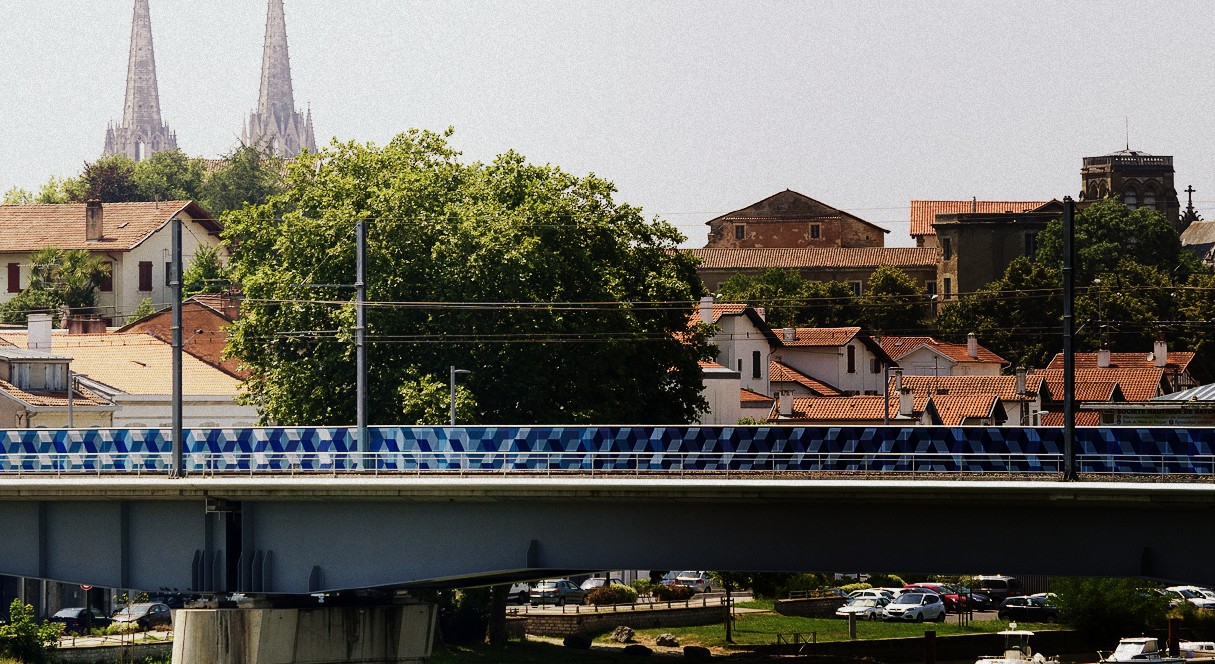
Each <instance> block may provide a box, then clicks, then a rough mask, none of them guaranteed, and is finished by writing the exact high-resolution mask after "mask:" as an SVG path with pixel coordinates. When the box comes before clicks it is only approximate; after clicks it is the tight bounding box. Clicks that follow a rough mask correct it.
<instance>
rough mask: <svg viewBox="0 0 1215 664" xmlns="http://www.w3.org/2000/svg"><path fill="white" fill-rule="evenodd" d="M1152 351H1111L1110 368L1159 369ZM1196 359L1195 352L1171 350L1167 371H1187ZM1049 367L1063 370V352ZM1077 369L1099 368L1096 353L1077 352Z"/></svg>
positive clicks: (1166, 365)
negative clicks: (1151, 354) (1151, 353)
mask: <svg viewBox="0 0 1215 664" xmlns="http://www.w3.org/2000/svg"><path fill="white" fill-rule="evenodd" d="M1149 355H1150V353H1110V366H1109V368H1110V369H1159V368H1160V367H1157V366H1156V359H1155V357H1149ZM1193 361H1194V353H1182V352H1170V353H1169V357H1168V362H1167V364H1165V366H1164V369H1165V370H1166V371H1187V370H1188V369H1189V368H1190V363H1191V362H1193ZM1046 368H1047V369H1058V370H1060V371H1062V370H1063V353H1059V354H1057V355H1055V357H1054V358H1053V359H1051V361H1050V364H1049V365H1047V367H1046ZM1076 369H1078V370H1079V369H1099V367H1098V366H1097V354H1096V353H1076Z"/></svg>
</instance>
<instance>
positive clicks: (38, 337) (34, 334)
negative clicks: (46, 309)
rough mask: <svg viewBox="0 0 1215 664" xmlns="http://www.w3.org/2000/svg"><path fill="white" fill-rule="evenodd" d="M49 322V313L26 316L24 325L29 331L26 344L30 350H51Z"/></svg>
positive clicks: (50, 321) (50, 320)
mask: <svg viewBox="0 0 1215 664" xmlns="http://www.w3.org/2000/svg"><path fill="white" fill-rule="evenodd" d="M51 324H52V318H51V315H50V314H30V315H29V317H28V318H26V327H28V328H29V333H28V335H27V337H26V344H25V345H26V346H28V347H29V349H30V350H45V351H50V350H51Z"/></svg>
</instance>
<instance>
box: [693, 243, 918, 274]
mask: <svg viewBox="0 0 1215 664" xmlns="http://www.w3.org/2000/svg"><path fill="white" fill-rule="evenodd" d="M684 251H687V252H688V253H690V254H693V255H694V256H697V257H698V258H700V261H701V263H700V266H699V269H702V270H741V269H766V268H773V267H783V268H791V269H792V268H846V267H878V266H881V265H890V266H892V267H900V268H909V267H912V268H915V267H918V268H935V267H936V264H937V250H936V249H931V248H924V247H830V248H772V249H751V248H747V249H728V248H713V249H685V250H684Z"/></svg>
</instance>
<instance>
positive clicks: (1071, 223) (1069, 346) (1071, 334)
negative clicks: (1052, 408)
mask: <svg viewBox="0 0 1215 664" xmlns="http://www.w3.org/2000/svg"><path fill="white" fill-rule="evenodd" d="M1075 243H1076V202H1075V201H1074V200H1072V197H1071V196H1067V197H1064V199H1063V479H1065V480H1074V479H1076V349H1075V338H1076V320H1075V314H1074V312H1073V308H1074V306H1075V303H1076V275H1075V271H1076V251H1075V249H1076V247H1075Z"/></svg>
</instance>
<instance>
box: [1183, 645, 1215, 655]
mask: <svg viewBox="0 0 1215 664" xmlns="http://www.w3.org/2000/svg"><path fill="white" fill-rule="evenodd" d="M1181 656H1182V657H1185V658H1186V659H1215V641H1182V642H1181Z"/></svg>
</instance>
